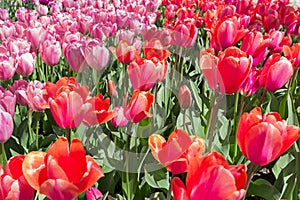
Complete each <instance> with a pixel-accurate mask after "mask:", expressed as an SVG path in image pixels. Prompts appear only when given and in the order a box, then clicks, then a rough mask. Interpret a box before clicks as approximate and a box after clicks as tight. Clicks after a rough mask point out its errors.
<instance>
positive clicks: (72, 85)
mask: <svg viewBox="0 0 300 200" xmlns="http://www.w3.org/2000/svg"><path fill="white" fill-rule="evenodd" d="M45 90H46V91H45V93H44V98H45V99H46V100H47V101H48V103H49V107H50V111H51V113H52V115H53V117H54V120H55V122H56V123H57V125H58V126H59V127H61V128H76V127H78V126H79V125H80V124H81V122H82V121H83V119H84V118H85V116H86V114H87V113H88V112H89V111H90V110H91V108H92V104H91V103H89V102H87V98H88V97H89V88H88V87H87V86H80V84H79V83H77V82H76V80H75V78H62V79H60V80H59V81H57V82H56V84H54V83H51V82H47V83H46V87H45Z"/></svg>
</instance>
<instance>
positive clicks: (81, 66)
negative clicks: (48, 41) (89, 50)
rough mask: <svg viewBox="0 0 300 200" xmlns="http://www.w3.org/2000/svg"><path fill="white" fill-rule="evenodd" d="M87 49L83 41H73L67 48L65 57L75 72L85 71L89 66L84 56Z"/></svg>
mask: <svg viewBox="0 0 300 200" xmlns="http://www.w3.org/2000/svg"><path fill="white" fill-rule="evenodd" d="M85 50H86V46H85V44H84V43H83V42H73V43H70V44H69V45H68V46H67V47H66V48H65V52H64V53H65V58H66V60H67V61H68V64H69V66H70V67H71V69H72V70H73V71H74V72H83V71H84V70H85V68H86V67H87V66H88V64H87V62H86V60H85V56H84V52H85Z"/></svg>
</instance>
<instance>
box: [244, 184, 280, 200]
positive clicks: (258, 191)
mask: <svg viewBox="0 0 300 200" xmlns="http://www.w3.org/2000/svg"><path fill="white" fill-rule="evenodd" d="M250 195H255V196H259V197H262V198H264V199H268V200H271V199H272V200H273V199H274V200H275V199H276V200H277V199H280V192H279V191H278V190H277V189H276V187H275V186H273V185H272V184H271V183H270V182H268V181H267V180H265V179H257V180H255V181H254V182H251V183H250V187H249V189H248V192H247V196H250Z"/></svg>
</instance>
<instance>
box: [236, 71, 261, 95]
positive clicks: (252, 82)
mask: <svg viewBox="0 0 300 200" xmlns="http://www.w3.org/2000/svg"><path fill="white" fill-rule="evenodd" d="M260 74H261V68H259V69H256V68H255V67H252V68H251V70H250V73H249V75H248V77H247V78H246V80H245V82H244V83H243V84H242V85H241V87H240V92H241V94H242V95H245V96H250V95H252V94H254V93H255V92H256V91H258V90H259V89H260V88H261V85H260V84H259V77H260Z"/></svg>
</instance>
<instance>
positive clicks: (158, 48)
mask: <svg viewBox="0 0 300 200" xmlns="http://www.w3.org/2000/svg"><path fill="white" fill-rule="evenodd" d="M144 54H145V57H146V58H147V59H151V58H153V57H156V58H157V59H158V60H164V59H166V58H167V57H168V56H169V55H170V54H171V53H170V52H169V51H168V50H167V49H166V48H164V47H163V45H162V43H161V41H160V40H158V39H156V38H154V39H151V40H150V41H145V44H144Z"/></svg>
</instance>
